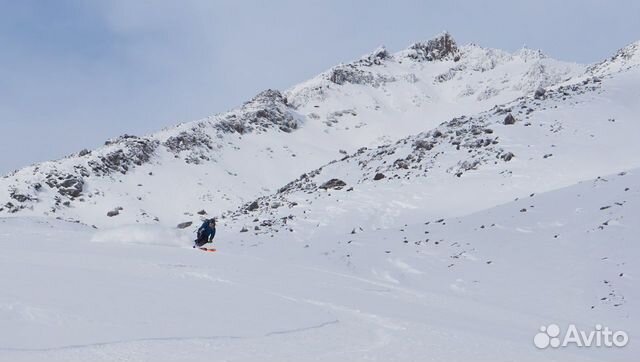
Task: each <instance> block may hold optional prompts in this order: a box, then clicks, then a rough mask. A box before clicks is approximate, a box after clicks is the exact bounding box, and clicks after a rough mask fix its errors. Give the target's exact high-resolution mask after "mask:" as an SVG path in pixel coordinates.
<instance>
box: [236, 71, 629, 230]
mask: <svg viewBox="0 0 640 362" xmlns="http://www.w3.org/2000/svg"><path fill="white" fill-rule="evenodd" d="M614 61H615V60H614ZM592 74H593V73H591V72H588V73H586V74H585V75H583V76H581V77H577V78H576V79H574V80H572V81H568V82H565V83H563V84H562V85H558V86H554V87H548V88H547V89H546V90H545V91H544V92H543V91H542V90H540V91H537V92H535V93H534V94H530V95H527V96H523V97H519V98H518V99H516V100H514V101H512V102H508V103H505V104H503V105H501V106H496V107H494V108H492V109H491V110H489V111H485V112H481V113H478V114H475V115H471V116H460V117H456V118H453V119H451V120H450V121H447V122H444V123H442V124H440V125H439V126H437V127H435V128H433V129H431V130H429V131H427V132H423V133H420V134H418V135H415V136H409V137H405V138H402V139H400V140H398V141H396V142H394V143H391V144H386V145H381V146H377V147H373V148H365V147H363V148H361V149H359V150H358V151H357V152H355V153H352V154H348V155H345V156H344V157H343V158H342V159H340V160H339V161H335V162H331V163H328V164H326V165H324V166H322V167H320V168H317V169H314V170H312V171H310V172H307V173H305V174H303V175H302V176H300V177H299V178H298V179H296V180H295V181H293V182H291V183H289V184H287V185H285V186H283V187H282V188H280V189H279V190H278V191H277V192H276V193H274V194H271V195H268V196H263V197H261V198H259V199H257V200H255V201H254V202H251V203H247V204H245V205H244V206H243V207H241V208H240V209H239V210H237V211H236V212H235V213H231V214H230V215H232V216H233V217H234V219H237V220H238V219H239V220H241V223H242V224H243V225H242V227H245V228H247V227H255V226H256V225H257V226H259V229H260V226H269V227H268V228H266V229H264V230H261V231H260V232H270V231H272V228H270V226H273V225H277V226H276V228H285V229H287V230H293V229H296V227H294V225H295V226H298V225H299V226H300V228H301V229H302V230H310V229H308V228H305V225H309V224H311V225H313V224H316V223H318V222H320V223H322V224H325V223H326V224H331V225H334V226H335V225H340V226H341V227H343V228H344V230H351V229H352V228H354V227H356V228H358V227H365V228H369V229H376V228H385V227H389V226H392V225H397V224H398V223H402V222H403V221H405V222H406V220H416V219H417V220H419V219H422V218H424V217H426V216H429V217H439V216H442V217H445V216H446V217H449V216H460V215H466V214H469V213H472V212H476V211H479V210H483V209H486V208H488V207H492V206H494V205H498V204H502V203H505V202H508V201H510V200H512V199H514V198H517V197H522V196H526V195H528V194H530V193H538V192H545V191H550V190H554V189H558V188H561V187H565V186H569V185H572V184H575V183H577V182H579V181H582V180H587V179H591V178H596V177H598V176H601V175H607V174H612V173H616V172H619V171H623V170H628V169H631V168H634V167H640V159H639V158H638V157H637V155H638V154H640V146H639V145H638V143H637V142H636V141H635V139H636V138H637V135H638V134H640V123H638V122H637V119H636V117H637V114H640V106H639V105H638V104H637V102H636V101H635V100H636V99H638V96H640V87H638V84H640V71H638V69H637V68H636V69H634V70H624V71H619V72H614V73H611V74H608V75H606V76H603V77H599V76H598V77H596V76H593V75H592ZM597 74H599V75H602V72H600V71H598V72H597ZM356 210H357V211H358V212H359V213H360V214H361V216H362V217H364V220H361V225H354V224H353V220H354V216H355V215H354V214H355V213H356ZM345 213H346V214H345ZM365 216H366V217H365ZM243 218H244V220H243ZM298 237H300V238H302V239H304V238H306V237H307V235H300V236H298Z"/></svg>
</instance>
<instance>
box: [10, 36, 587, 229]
mask: <svg viewBox="0 0 640 362" xmlns="http://www.w3.org/2000/svg"><path fill="white" fill-rule="evenodd" d="M588 77H589V76H588V75H585V73H584V68H583V67H582V66H579V65H576V64H570V63H563V62H559V61H556V60H553V59H549V58H546V57H545V56H544V55H542V53H541V52H539V51H531V50H526V49H524V50H521V51H519V52H516V53H514V54H509V53H507V52H503V51H499V50H495V49H486V48H481V47H478V46H475V45H465V46H458V45H457V44H456V43H455V41H454V40H453V38H452V37H451V36H450V35H449V34H446V33H445V34H443V35H441V36H439V37H436V38H435V39H432V40H430V41H427V42H421V43H416V44H414V45H412V46H410V47H409V48H408V49H407V50H404V51H401V52H398V53H395V54H389V53H388V52H387V51H386V50H385V49H383V48H380V49H378V50H376V51H375V52H374V53H373V54H371V55H369V56H367V57H364V58H362V59H360V60H357V61H354V62H352V63H349V64H347V65H340V66H337V67H334V68H332V69H330V70H329V71H327V72H325V73H322V74H321V75H319V76H317V77H315V78H313V79H311V80H309V81H307V82H304V83H302V84H300V85H297V86H294V87H292V88H291V89H289V90H288V91H286V92H283V93H281V92H279V91H277V90H267V91H264V92H261V93H260V94H258V95H257V96H256V97H254V98H253V99H252V100H250V101H248V102H247V103H245V104H244V105H242V106H241V107H239V108H237V109H234V110H231V111H228V112H226V113H222V114H219V115H216V116H212V117H209V118H206V119H202V120H198V121H193V122H187V123H183V124H180V125H177V126H175V127H170V128H166V129H164V130H162V131H160V132H157V133H154V134H151V135H148V136H145V137H136V136H130V135H124V136H121V137H118V138H116V139H113V140H109V141H107V142H106V143H105V145H104V146H103V147H100V148H98V149H96V150H93V151H88V150H83V151H81V152H79V153H78V154H74V155H71V156H69V157H67V158H64V159H62V160H58V161H51V162H43V163H40V164H37V165H33V166H30V167H26V168H24V169H22V170H19V171H16V172H14V173H11V174H9V175H7V176H5V177H4V178H3V179H0V213H8V214H14V213H17V212H23V211H24V212H26V213H29V214H36V215H42V214H45V215H49V216H53V215H54V214H55V215H56V216H58V217H64V218H67V219H74V220H82V221H83V222H87V223H89V224H92V223H96V224H100V223H102V224H109V223H111V222H113V221H114V220H116V221H117V222H120V223H123V222H127V223H133V222H158V221H159V220H162V222H169V223H173V222H176V221H182V220H180V219H181V218H182V216H181V215H187V214H194V213H195V212H196V211H199V210H202V209H203V208H211V206H207V205H212V204H213V205H214V207H215V209H216V210H218V211H223V210H226V209H228V208H235V207H237V206H238V205H239V204H241V203H243V202H245V201H247V200H251V199H254V198H255V197H258V196H260V195H265V194H269V193H270V192H271V190H272V188H274V187H278V185H282V184H284V183H286V182H287V181H288V180H291V179H293V178H294V177H295V176H296V175H299V174H301V173H302V172H305V171H308V170H310V169H314V168H316V167H319V166H321V165H322V164H325V163H326V162H329V161H330V160H331V159H334V158H335V154H336V153H337V151H338V150H340V152H341V153H342V152H343V151H344V152H345V153H350V152H353V151H355V150H356V149H358V148H360V147H363V146H365V147H372V146H378V145H381V144H385V143H389V142H391V141H394V140H397V139H401V138H403V137H406V136H407V135H410V134H416V133H418V132H422V131H428V130H431V129H432V128H433V127H435V126H436V125H437V124H439V123H440V122H441V121H442V120H443V119H451V118H452V117H461V116H463V115H473V114H477V113H478V112H481V111H484V110H486V109H489V108H491V107H492V106H494V105H496V104H504V103H508V102H511V101H512V100H513V99H515V98H518V97H522V96H523V95H530V94H533V93H534V91H537V92H543V91H544V88H547V89H559V88H558V87H559V85H560V84H563V85H565V84H571V83H572V81H571V80H572V79H573V80H574V82H576V81H578V80H580V82H582V81H588V80H586V79H588ZM278 150H279V151H278ZM243 164H244V165H243ZM267 170H274V172H273V173H272V174H270V175H269V177H268V179H265V178H264V177H263V176H264V175H265V173H264V172H265V171H267ZM176 174H183V175H184V177H183V179H182V180H181V181H180V182H181V183H180V184H179V185H176V184H175V182H177V181H175V180H174V178H175V175H176ZM157 175H162V176H157ZM147 176H149V177H151V176H153V177H154V181H153V182H152V183H154V184H157V185H162V186H158V187H163V188H165V189H166V188H170V189H172V190H174V189H175V190H176V192H177V193H176V195H175V199H176V201H177V202H180V203H181V207H182V209H181V210H179V211H178V210H176V212H175V213H173V214H171V215H169V216H168V217H158V215H159V214H161V213H163V212H165V210H164V208H163V207H162V205H159V204H156V203H154V202H148V201H146V200H145V199H151V198H152V197H151V195H152V194H154V193H156V192H157V193H159V194H158V195H156V196H158V197H159V196H161V195H163V193H162V191H160V190H159V189H158V190H148V189H146V186H145V184H147V183H150V182H151V181H149V180H148V179H149V177H147ZM119 184H122V185H121V186H120V185H119ZM127 185H128V186H127ZM137 188H140V189H137ZM116 189H117V190H118V191H115V190H116ZM134 189H137V190H140V192H137V191H133V190H134ZM195 189H198V191H197V192H196V191H190V190H195ZM187 190H189V191H187ZM143 191H145V192H146V194H142V192H143ZM136 193H137V194H138V195H137V196H135V197H134V196H133V194H136ZM115 194H117V197H113V196H114V195H115ZM89 199H91V200H89ZM87 203H88V204H90V206H87ZM182 203H184V205H182ZM123 204H131V206H132V207H133V208H134V209H135V210H136V211H135V212H136V214H135V215H130V216H127V218H126V219H125V218H123V217H119V218H112V216H113V215H118V212H117V210H120V211H121V210H122V205H123ZM133 205H135V206H133ZM87 207H89V208H91V209H92V210H93V211H92V213H93V214H94V216H93V217H91V219H92V220H91V221H89V220H88V219H87V216H86V214H87V211H86V209H87ZM109 214H111V215H112V216H110V215H109ZM121 214H122V213H121ZM167 219H169V220H170V221H166V220H167Z"/></svg>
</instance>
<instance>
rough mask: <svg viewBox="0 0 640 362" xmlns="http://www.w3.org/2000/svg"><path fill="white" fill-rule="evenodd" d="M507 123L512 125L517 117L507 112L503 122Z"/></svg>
mask: <svg viewBox="0 0 640 362" xmlns="http://www.w3.org/2000/svg"><path fill="white" fill-rule="evenodd" d="M502 123H504V124H506V125H511V124H515V123H516V119H515V117H513V115H512V114H511V113H509V114H507V116H506V117H504V121H503V122H502Z"/></svg>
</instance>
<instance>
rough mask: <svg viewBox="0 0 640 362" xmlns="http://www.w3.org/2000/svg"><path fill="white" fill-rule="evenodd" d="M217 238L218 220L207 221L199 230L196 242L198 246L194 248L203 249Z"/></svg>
mask: <svg viewBox="0 0 640 362" xmlns="http://www.w3.org/2000/svg"><path fill="white" fill-rule="evenodd" d="M215 236H216V219H209V220H205V221H204V222H203V223H202V226H200V228H199V229H198V239H197V240H196V241H195V243H196V245H194V246H193V247H194V248H195V247H196V246H197V247H199V248H200V247H202V246H203V245H204V244H206V243H211V242H213V238H214V237H215Z"/></svg>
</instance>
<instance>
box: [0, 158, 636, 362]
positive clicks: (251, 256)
mask: <svg viewBox="0 0 640 362" xmlns="http://www.w3.org/2000/svg"><path fill="white" fill-rule="evenodd" d="M638 185H640V170H639V169H634V170H632V171H631V172H628V173H625V174H618V175H611V176H606V177H602V178H598V179H595V180H591V181H586V182H582V183H580V184H577V185H574V186H570V187H567V188H562V189H559V190H557V191H553V192H549V193H544V194H538V195H534V196H531V197H527V198H524V199H520V200H518V201H513V202H510V203H507V204H504V205H502V206H498V207H493V208H489V209H487V210H484V211H481V212H478V213H475V214H471V215H468V216H464V217H459V218H446V219H444V220H433V219H426V218H425V219H423V220H421V222H419V223H412V224H407V225H401V224H398V225H395V226H394V227H390V228H388V229H384V230H372V231H363V232H360V231H359V232H357V233H356V234H350V233H349V232H346V231H345V230H340V229H336V228H322V229H321V231H320V232H318V233H316V234H315V235H314V236H313V237H310V238H308V239H307V240H306V241H305V242H297V243H296V242H292V240H291V239H290V235H289V234H285V233H276V234H275V236H274V237H270V236H269V235H264V234H263V235H258V236H252V235H250V234H242V236H241V238H225V239H224V242H221V243H220V245H219V248H220V250H219V251H218V252H217V253H215V254H211V253H203V252H200V251H197V250H193V249H190V248H185V247H183V246H178V245H176V244H174V242H173V241H168V239H166V240H164V242H163V240H157V237H158V233H163V231H158V230H157V229H156V230H154V231H152V232H151V234H149V231H148V230H147V229H145V228H144V227H138V228H139V229H138V234H137V236H135V237H133V238H132V239H129V238H127V237H125V236H124V235H132V233H131V232H130V230H129V231H128V232H126V233H124V234H119V232H118V230H117V229H114V230H108V231H96V230H93V229H91V228H89V227H86V226H82V225H78V224H72V223H65V222H61V221H56V220H51V219H40V218H4V219H0V225H2V228H1V230H2V233H1V234H0V246H1V247H2V250H3V253H2V254H1V255H0V258H1V259H2V262H1V263H0V285H2V293H1V294H0V319H1V320H2V325H3V328H2V329H0V340H1V341H2V342H1V343H0V359H1V360H11V361H33V360H47V361H85V360H92V361H101V360H105V361H111V360H114V359H120V360H131V361H138V360H148V361H150V360H154V361H173V360H225V361H258V360H260V361H262V360H285V361H286V360H290V361H293V360H296V361H310V360H316V361H333V360H391V359H392V360H405V361H440V360H478V361H489V360H491V361H507V360H518V361H537V360H541V359H544V360H558V361H560V360H562V361H566V360H594V361H595V360H602V359H606V360H610V361H617V360H620V361H622V360H631V359H632V358H633V357H635V356H637V353H638V351H637V346H635V344H634V343H633V338H634V336H636V335H637V333H638V329H637V326H638V325H640V323H639V322H640V321H639V320H638V315H637V313H635V312H636V311H637V310H638V307H639V306H638V300H639V299H638V295H637V294H638V288H637V286H636V285H635V277H636V276H637V274H638V273H639V272H640V270H639V268H638V264H637V260H638V257H639V256H640V255H639V252H640V250H639V248H638V244H637V242H636V240H635V236H636V235H637V234H638V232H640V230H639V229H638V227H639V226H638V224H637V223H636V222H635V220H636V219H637V215H638V212H640V192H639V190H638ZM522 209H526V210H527V211H526V212H521V211H520V210H522ZM174 232H175V231H166V233H168V234H169V233H174ZM183 233H185V232H183ZM142 235H147V238H146V239H145V237H143V236H142ZM183 237H185V238H187V237H188V235H184V234H183ZM172 240H175V237H174V238H173V239H172ZM147 242H150V243H147ZM549 323H557V324H559V325H560V326H565V325H566V324H568V323H575V324H577V325H578V326H579V327H580V328H583V329H586V330H590V329H592V328H594V327H593V326H594V325H595V324H597V323H600V324H603V325H606V326H608V327H610V328H612V329H615V330H624V331H626V332H627V333H629V334H630V336H631V341H632V342H631V343H630V344H629V345H628V346H626V347H625V348H620V349H610V348H591V349H587V348H577V347H568V348H564V349H554V350H538V349H536V348H535V347H534V345H533V336H534V335H535V333H536V332H537V331H538V328H539V326H540V325H546V324H549Z"/></svg>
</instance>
